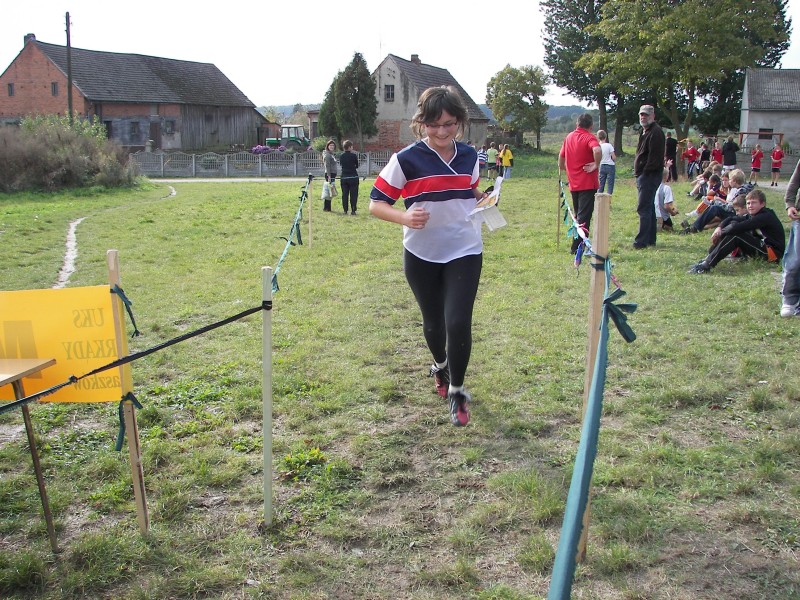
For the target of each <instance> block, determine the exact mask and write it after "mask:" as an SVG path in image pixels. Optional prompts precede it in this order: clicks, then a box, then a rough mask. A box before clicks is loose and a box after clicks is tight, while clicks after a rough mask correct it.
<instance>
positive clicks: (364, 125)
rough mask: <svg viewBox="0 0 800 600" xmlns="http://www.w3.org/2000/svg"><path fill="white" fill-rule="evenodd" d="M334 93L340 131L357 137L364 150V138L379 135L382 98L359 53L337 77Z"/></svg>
mask: <svg viewBox="0 0 800 600" xmlns="http://www.w3.org/2000/svg"><path fill="white" fill-rule="evenodd" d="M334 94H335V99H336V101H335V105H336V108H335V113H336V123H337V125H338V128H339V131H341V132H342V133H344V134H346V135H350V134H355V136H356V137H357V138H358V143H359V148H362V149H363V148H364V136H370V135H375V134H376V133H378V127H377V125H376V120H377V118H378V99H377V98H376V97H375V80H374V79H372V75H370V72H369V69H367V61H365V60H364V57H363V56H361V54H360V53H359V52H356V53H355V54H354V55H353V60H352V61H351V62H350V64H349V65H347V67H345V69H344V71H343V72H342V73H341V74H340V75H339V77H337V78H336V83H335V85H334Z"/></svg>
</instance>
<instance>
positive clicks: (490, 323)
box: [0, 153, 800, 600]
mask: <svg viewBox="0 0 800 600" xmlns="http://www.w3.org/2000/svg"><path fill="white" fill-rule="evenodd" d="M628 161H629V159H628ZM515 162H516V163H517V166H515V169H514V172H513V177H512V179H511V180H509V181H508V182H506V186H505V187H504V194H503V199H502V202H501V208H502V211H503V214H504V215H505V217H506V219H507V220H508V223H509V224H508V226H507V227H504V228H502V229H499V230H497V231H495V232H492V233H486V234H485V236H484V239H485V258H484V271H483V276H482V280H481V286H480V290H479V293H478V299H477V304H476V311H475V318H474V347H473V356H472V361H471V364H470V368H469V371H468V374H467V385H468V387H469V389H470V391H471V392H472V394H473V396H474V398H475V402H474V405H473V407H472V421H471V422H470V424H469V426H467V427H465V428H454V427H452V426H451V425H450V424H449V420H448V415H447V409H446V406H445V405H444V403H443V402H442V401H441V399H440V398H439V397H438V396H437V395H436V394H435V393H434V388H433V383H432V380H431V379H429V378H428V377H426V375H427V369H428V366H429V364H430V360H431V359H430V356H429V355H428V353H427V350H426V348H425V345H424V341H423V338H422V332H421V328H420V318H419V314H418V311H417V308H416V305H415V303H414V301H413V297H412V295H411V293H410V291H409V289H408V286H407V284H406V283H405V280H404V277H403V273H402V268H401V259H402V250H401V231H400V228H399V227H395V226H393V225H390V224H388V223H384V222H381V221H378V220H376V219H373V218H371V217H369V215H368V211H367V197H368V194H369V182H365V183H362V185H361V195H362V198H361V200H360V205H361V209H360V211H359V212H360V214H359V215H358V216H357V217H350V216H342V215H340V214H336V213H331V214H328V213H323V212H322V211H321V210H320V208H321V202H320V201H319V200H318V197H319V185H318V183H316V182H315V186H314V187H313V188H312V198H311V199H312V202H313V208H312V209H311V212H310V216H311V218H312V225H313V229H312V232H313V239H312V238H310V237H309V235H308V223H307V220H308V217H309V210H308V209H307V210H306V211H304V221H303V241H304V242H305V243H304V244H303V245H302V246H295V247H292V248H291V250H290V251H289V253H288V256H287V258H286V260H285V262H284V263H283V265H282V266H281V271H280V275H279V282H280V291H279V292H278V293H277V294H275V299H274V300H275V303H274V310H273V336H274V339H273V375H274V385H273V396H274V414H275V426H274V452H275V465H274V466H275V472H276V477H275V496H274V509H275V516H274V524H273V526H272V527H270V528H267V527H264V523H263V514H262V507H263V498H262V485H263V478H262V476H263V471H262V464H261V463H262V460H261V457H262V448H261V385H260V377H261V318H260V317H259V316H254V317H250V318H247V319H244V320H242V321H237V322H236V323H234V324H231V325H229V326H226V327H224V328H221V329H217V330H215V331H213V332H210V333H207V334H205V335H203V336H199V337H196V338H193V339H192V340H191V341H190V342H187V343H184V344H179V345H175V346H172V347H170V348H168V349H166V350H163V351H161V352H158V353H156V354H153V355H151V356H148V357H146V358H144V359H142V360H140V361H137V362H135V363H134V365H133V375H134V386H135V392H136V395H137V397H138V399H139V401H140V402H141V403H142V405H143V409H142V410H140V411H138V418H139V427H140V435H141V440H142V447H143V463H144V472H145V481H146V485H147V494H148V503H149V507H150V517H151V530H150V533H149V534H148V535H147V536H141V535H140V534H139V532H138V529H137V525H136V518H135V511H134V507H133V495H132V491H131V489H130V485H131V481H130V470H129V467H128V458H127V453H126V452H121V453H117V452H115V451H114V442H115V438H116V434H117V428H118V423H117V405H116V403H111V404H108V405H106V404H100V405H56V404H40V405H36V406H33V407H31V412H32V415H33V421H34V425H35V427H36V429H37V435H38V443H39V447H40V449H41V454H42V462H43V467H44V469H45V474H46V477H47V485H48V492H49V494H50V501H51V506H52V508H53V511H54V514H55V519H56V526H57V530H58V535H59V540H60V543H61V546H62V547H63V551H62V552H61V553H60V554H58V555H55V556H54V555H53V554H51V553H50V551H49V545H48V542H47V536H46V532H45V528H44V523H43V519H42V517H41V506H40V504H39V498H38V492H37V488H36V482H35V479H34V477H33V474H32V471H31V466H30V455H29V453H28V449H27V447H26V444H25V441H24V429H23V426H22V419H21V416H20V415H19V414H18V413H17V412H14V413H9V414H5V415H2V416H0V593H1V594H2V595H3V596H4V597H9V598H47V599H56V598H114V599H130V600H134V599H138V600H144V599H164V598H225V599H233V598H276V599H297V600H300V599H303V600H306V599H308V600H311V599H314V600H318V599H319V600H322V599H347V598H362V599H378V598H389V599H462V598H473V599H480V600H490V599H491V600H500V599H507V600H522V599H533V598H543V597H546V595H547V589H548V583H549V575H550V569H551V567H552V562H553V557H554V552H555V548H556V547H557V544H558V536H559V532H560V527H561V518H562V515H563V509H564V503H565V499H566V493H567V489H568V486H569V481H570V476H571V470H572V463H573V460H574V457H575V453H576V450H577V441H578V437H579V429H580V414H581V405H582V390H583V377H584V360H585V351H586V333H587V306H588V295H589V290H588V281H589V270H590V268H589V267H588V263H587V264H585V265H584V266H583V267H581V268H580V269H579V270H577V271H576V269H575V268H574V267H573V265H572V260H571V257H570V256H569V254H568V247H569V244H568V243H567V241H566V240H564V239H562V240H560V242H558V243H557V239H556V234H555V231H556V218H557V217H556V206H557V202H558V198H557V181H556V180H557V169H556V167H555V155H554V154H552V153H550V154H545V155H535V156H528V157H525V156H520V157H518V158H517V159H516V160H515ZM619 171H620V173H619V175H618V177H619V178H618V181H617V186H618V187H617V190H616V192H615V197H614V199H613V207H612V212H611V234H610V238H611V242H610V255H611V257H612V260H613V262H614V273H615V275H616V276H617V278H618V279H619V281H620V284H621V285H622V287H623V289H625V291H626V292H627V296H626V298H625V300H626V301H630V302H636V303H637V304H638V306H639V309H638V311H637V312H636V313H634V314H633V315H632V316H630V317H629V322H630V324H631V326H632V327H633V329H634V331H635V332H636V334H637V336H638V339H637V340H636V341H635V342H634V343H632V344H626V343H625V342H624V341H623V340H622V338H621V337H620V336H619V335H618V334H617V333H616V332H613V333H612V335H611V339H610V342H609V369H608V381H607V384H606V390H605V401H604V416H603V427H602V429H601V432H600V446H599V451H598V457H597V461H596V464H595V474H594V487H593V498H592V518H591V526H590V533H589V546H588V555H587V560H586V562H585V563H583V564H582V565H580V566H579V568H578V571H577V574H576V580H575V585H574V587H573V598H580V599H625V600H639V599H642V600H643V599H664V600H666V599H670V600H674V599H680V600H697V599H713V600H722V599H727V598H737V599H762V598H763V599H781V600H784V599H797V598H800V557H799V553H800V483H799V482H798V475H800V378H799V377H798V376H797V374H796V372H797V358H796V348H797V346H798V336H799V334H800V320H787V319H781V318H780V317H779V316H778V309H779V306H780V297H779V294H778V290H779V277H780V274H779V270H778V269H777V268H776V267H773V266H769V265H766V264H763V263H755V262H745V263H737V264H734V263H730V262H728V261H724V262H723V263H722V264H721V265H720V266H719V267H718V268H717V269H715V270H714V272H713V273H712V274H710V275H705V276H696V275H689V274H687V268H688V267H689V266H690V265H691V264H693V263H694V262H696V261H697V260H699V259H700V258H702V256H703V255H704V254H705V251H706V247H707V245H708V236H707V235H695V236H676V235H666V234H665V235H660V236H659V239H658V246H657V248H656V249H652V250H646V251H641V252H636V251H634V250H632V249H631V247H630V246H631V241H632V239H633V236H634V234H635V231H636V227H637V219H636V213H635V188H634V185H633V182H632V179H631V177H630V168H629V166H625V165H621V167H620V169H619ZM172 186H173V187H174V189H175V191H176V194H175V195H174V196H169V188H168V186H167V185H166V184H164V183H159V182H157V181H153V182H150V183H147V184H145V185H142V186H141V187H140V188H138V189H135V190H124V191H113V192H104V191H87V192H83V193H66V194H60V195H55V196H51V195H11V196H0V241H2V245H0V263H1V264H2V265H3V268H2V271H0V289H3V290H16V289H32V288H48V287H51V286H52V285H53V284H54V283H55V280H56V276H57V273H58V270H59V268H60V266H61V262H62V258H63V253H64V239H65V236H66V231H67V228H68V225H69V223H70V222H71V221H73V220H74V219H77V218H80V217H86V218H85V220H84V221H83V222H82V223H81V224H80V225H79V226H78V228H77V240H78V257H77V265H76V266H77V270H76V272H75V273H74V274H73V276H72V278H71V281H70V286H80V285H98V284H103V283H105V282H106V280H107V276H106V267H105V253H106V250H108V249H110V248H115V249H117V250H118V251H119V256H120V262H121V272H122V287H123V288H124V289H125V292H126V293H127V295H128V296H129V297H130V298H131V300H132V301H133V310H134V314H135V317H136V321H137V324H138V326H139V329H140V330H141V331H142V333H143V335H142V336H141V337H137V338H134V339H132V340H130V342H129V344H130V350H131V351H132V352H133V351H138V350H143V349H145V348H149V347H151V346H154V345H156V344H158V343H161V342H163V341H165V340H167V339H170V338H173V337H175V336H177V335H180V334H182V333H185V332H187V331H191V330H194V329H196V328H199V327H201V326H203V325H207V324H209V323H212V322H215V321H217V320H220V319H223V318H225V317H227V316H230V315H232V314H236V313H238V312H240V311H242V310H244V309H246V308H250V307H252V306H257V305H258V304H259V303H260V301H261V273H260V269H261V267H262V266H263V265H272V266H274V265H275V263H276V261H277V259H278V257H279V256H280V255H281V252H282V251H283V249H284V245H285V243H286V242H285V240H284V239H281V238H282V237H285V236H287V235H288V234H289V228H290V227H291V224H292V220H293V218H294V215H295V212H296V210H297V203H298V196H299V193H300V189H301V186H302V183H301V182H297V181H291V182H285V183H266V182H264V183H198V182H191V181H186V182H181V183H176V184H172ZM685 188H686V185H685V184H679V185H676V186H675V188H674V189H675V195H676V198H677V199H678V202H679V208H680V209H681V210H682V211H688V210H689V209H690V208H691V207H690V206H689V205H688V204H687V202H685V201H683V200H684V199H685V195H684V193H685V191H686V189H685ZM765 190H766V193H767V194H768V206H771V207H773V208H775V207H779V206H781V205H782V198H781V196H780V195H779V194H778V193H776V192H772V191H770V190H768V188H765ZM335 205H336V201H334V206H335ZM778 213H779V214H780V215H781V216H782V217H783V216H784V213H783V211H778ZM563 231H564V228H563V226H562V233H563ZM129 330H130V327H129Z"/></svg>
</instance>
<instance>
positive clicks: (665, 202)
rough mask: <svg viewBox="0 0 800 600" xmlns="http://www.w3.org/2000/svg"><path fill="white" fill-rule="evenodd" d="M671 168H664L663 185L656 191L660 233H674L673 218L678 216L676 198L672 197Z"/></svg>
mask: <svg viewBox="0 0 800 600" xmlns="http://www.w3.org/2000/svg"><path fill="white" fill-rule="evenodd" d="M669 175H670V171H669V168H668V167H666V168H664V177H663V179H662V180H661V185H660V186H658V190H656V198H655V205H656V219H657V222H658V230H659V231H672V228H673V225H672V217H673V216H675V215H677V214H678V209H677V208H675V198H674V197H673V195H672V188H671V187H669Z"/></svg>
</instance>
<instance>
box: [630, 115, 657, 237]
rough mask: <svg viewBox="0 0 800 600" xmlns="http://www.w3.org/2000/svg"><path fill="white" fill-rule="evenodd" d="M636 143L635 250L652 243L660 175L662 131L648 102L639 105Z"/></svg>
mask: <svg viewBox="0 0 800 600" xmlns="http://www.w3.org/2000/svg"><path fill="white" fill-rule="evenodd" d="M639 124H640V125H641V126H642V131H641V132H640V133H639V143H638V145H637V146H636V156H635V157H634V159H633V174H634V175H635V176H636V187H637V189H638V190H639V202H638V204H637V205H636V212H637V213H639V233H638V234H636V238H635V239H634V240H633V247H634V248H635V249H637V250H641V249H642V248H647V247H648V246H655V245H656V228H657V225H658V220H657V218H656V208H655V199H656V192H657V191H658V186H659V185H661V179H662V178H663V176H664V152H665V140H664V132H663V131H661V127H659V125H658V123H656V110H655V108H653V107H652V106H651V105H649V104H645V105H643V106H642V107H640V108H639Z"/></svg>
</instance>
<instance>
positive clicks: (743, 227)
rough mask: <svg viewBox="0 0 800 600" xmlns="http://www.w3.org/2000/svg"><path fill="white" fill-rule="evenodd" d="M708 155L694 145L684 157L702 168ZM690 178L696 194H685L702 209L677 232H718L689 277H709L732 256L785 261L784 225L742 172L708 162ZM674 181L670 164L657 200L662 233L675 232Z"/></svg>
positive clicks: (690, 172)
mask: <svg viewBox="0 0 800 600" xmlns="http://www.w3.org/2000/svg"><path fill="white" fill-rule="evenodd" d="M731 141H732V140H731ZM717 145H718V144H717ZM737 149H738V147H737ZM706 150H707V147H705V144H701V147H700V150H698V149H697V148H694V147H693V146H692V145H691V143H689V144H688V145H687V151H686V152H684V155H683V157H684V158H686V159H687V161H688V160H689V159H692V161H691V162H696V163H701V162H702V161H701V160H700V159H701V156H702V153H703V152H704V151H706ZM687 152H688V153H689V154H688V155H687ZM710 156H711V154H710V152H709V157H710ZM695 158H696V160H694V159H695ZM724 160H725V158H724V156H723V161H724ZM698 166H699V165H698ZM687 175H689V176H690V179H689V180H690V181H691V182H692V189H691V191H689V192H688V193H687V194H686V195H687V196H689V197H691V198H693V199H694V200H695V201H697V205H696V207H695V208H694V209H693V210H691V211H689V212H687V213H686V216H687V217H690V218H693V219H694V221H693V222H692V223H690V222H689V219H684V220H683V221H682V222H681V229H679V230H678V233H679V234H681V235H687V234H695V233H700V232H702V231H704V230H705V229H713V232H712V234H711V245H710V247H709V249H708V254H707V255H706V257H705V258H703V259H702V260H701V261H699V262H698V263H697V264H695V265H693V266H692V267H691V268H690V270H689V272H690V273H694V274H702V273H708V272H710V271H711V269H713V268H714V267H715V266H716V265H717V264H719V262H720V261H721V260H722V259H724V258H725V257H727V256H733V257H738V258H745V257H757V258H763V259H765V260H768V261H772V262H777V261H779V260H780V257H781V256H783V252H784V249H785V245H786V236H785V232H784V228H783V224H782V223H781V221H780V219H779V218H778V216H777V215H776V214H775V212H774V211H773V210H772V209H770V208H767V207H766V196H765V195H764V192H763V191H761V190H759V189H756V188H755V183H754V182H752V181H748V179H747V177H746V176H745V174H744V172H743V171H742V170H741V169H736V168H732V169H726V168H725V165H722V164H720V163H719V162H717V161H715V160H709V161H708V163H707V165H706V168H705V170H704V171H703V172H702V173H700V175H698V176H697V177H696V178H694V180H692V177H691V175H693V170H689V169H688V168H687ZM669 180H670V169H669V165H667V167H665V169H664V180H663V183H662V184H661V187H659V189H658V192H657V193H656V200H655V209H656V217H657V219H658V223H659V228H660V229H661V230H662V231H672V230H673V224H672V219H671V217H673V216H675V215H677V214H678V210H677V208H676V207H675V202H674V197H673V194H672V191H671V189H670V188H669Z"/></svg>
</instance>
